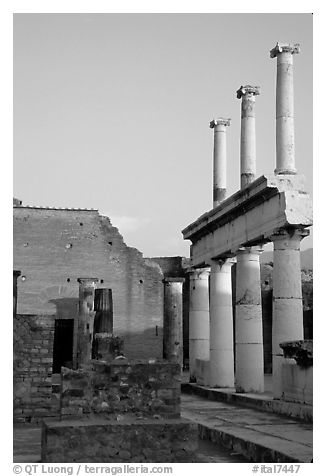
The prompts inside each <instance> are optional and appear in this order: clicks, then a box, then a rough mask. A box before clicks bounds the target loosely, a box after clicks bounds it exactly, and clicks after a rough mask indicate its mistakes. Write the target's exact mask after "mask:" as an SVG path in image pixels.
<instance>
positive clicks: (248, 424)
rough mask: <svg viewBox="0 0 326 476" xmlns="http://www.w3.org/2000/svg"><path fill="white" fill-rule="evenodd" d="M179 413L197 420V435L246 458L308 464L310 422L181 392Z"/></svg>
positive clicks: (310, 442) (310, 450) (310, 438)
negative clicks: (180, 410)
mask: <svg viewBox="0 0 326 476" xmlns="http://www.w3.org/2000/svg"><path fill="white" fill-rule="evenodd" d="M181 409H182V412H181V414H182V416H183V417H184V418H188V419H189V420H192V421H194V422H196V423H198V431H199V436H200V437H201V438H203V439H207V440H210V441H211V442H216V443H217V444H218V445H222V446H224V447H226V448H228V449H229V450H231V451H234V452H236V453H238V454H241V455H243V456H244V457H245V458H246V460H247V461H252V462H257V463H263V462H279V463H296V462H298V463H304V462H305V463H309V462H311V460H312V457H313V451H312V424H311V423H306V422H300V421H298V420H294V419H291V418H287V417H285V416H283V415H276V414H274V413H266V412H263V411H259V410H254V409H252V408H244V407H239V406H235V405H232V404H229V403H225V402H220V401H211V400H207V399H205V398H202V397H199V396H196V395H185V394H183V395H182V403H181Z"/></svg>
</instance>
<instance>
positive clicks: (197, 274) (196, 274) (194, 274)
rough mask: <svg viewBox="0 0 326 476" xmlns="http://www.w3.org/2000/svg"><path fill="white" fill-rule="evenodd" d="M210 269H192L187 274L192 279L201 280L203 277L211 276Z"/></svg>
mask: <svg viewBox="0 0 326 476" xmlns="http://www.w3.org/2000/svg"><path fill="white" fill-rule="evenodd" d="M210 272H211V269H210V268H190V269H189V270H188V271H187V273H189V275H190V279H200V278H201V276H203V277H206V276H207V277H208V276H209V275H210Z"/></svg>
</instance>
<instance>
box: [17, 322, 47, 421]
mask: <svg viewBox="0 0 326 476" xmlns="http://www.w3.org/2000/svg"><path fill="white" fill-rule="evenodd" d="M53 335H54V317H53V316H34V315H24V316H21V315H17V316H16V317H15V318H14V321H13V338H14V348H13V355H14V362H13V371H14V382H13V397H14V421H16V422H37V421H38V420H40V419H42V417H44V416H51V415H52V414H53V412H54V402H53V401H52V386H51V375H52V348H53Z"/></svg>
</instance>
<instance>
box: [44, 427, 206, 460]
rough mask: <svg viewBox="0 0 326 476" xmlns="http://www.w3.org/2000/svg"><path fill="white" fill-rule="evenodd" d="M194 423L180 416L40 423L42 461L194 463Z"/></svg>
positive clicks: (195, 436) (195, 441)
mask: <svg viewBox="0 0 326 476" xmlns="http://www.w3.org/2000/svg"><path fill="white" fill-rule="evenodd" d="M197 432H198V430H197V424H195V423H191V422H189V421H187V420H184V419H181V418H179V419H177V420H164V421H158V420H145V419H140V420H138V421H137V420H133V421H128V419H126V421H125V422H123V423H122V422H119V421H115V422H113V421H110V422H108V421H105V420H104V419H102V420H83V421H76V422H74V421H69V422H68V421H62V422H51V423H44V424H43V431H42V462H44V463H85V462H89V463H123V462H125V463H190V462H195V457H196V456H195V455H196V450H197V445H198V436H197Z"/></svg>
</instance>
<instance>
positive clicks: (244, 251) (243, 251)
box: [237, 246, 264, 256]
mask: <svg viewBox="0 0 326 476" xmlns="http://www.w3.org/2000/svg"><path fill="white" fill-rule="evenodd" d="M263 251H264V248H263V246H241V247H240V248H239V249H238V252H237V255H257V256H260V255H261V253H262V252H263Z"/></svg>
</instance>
